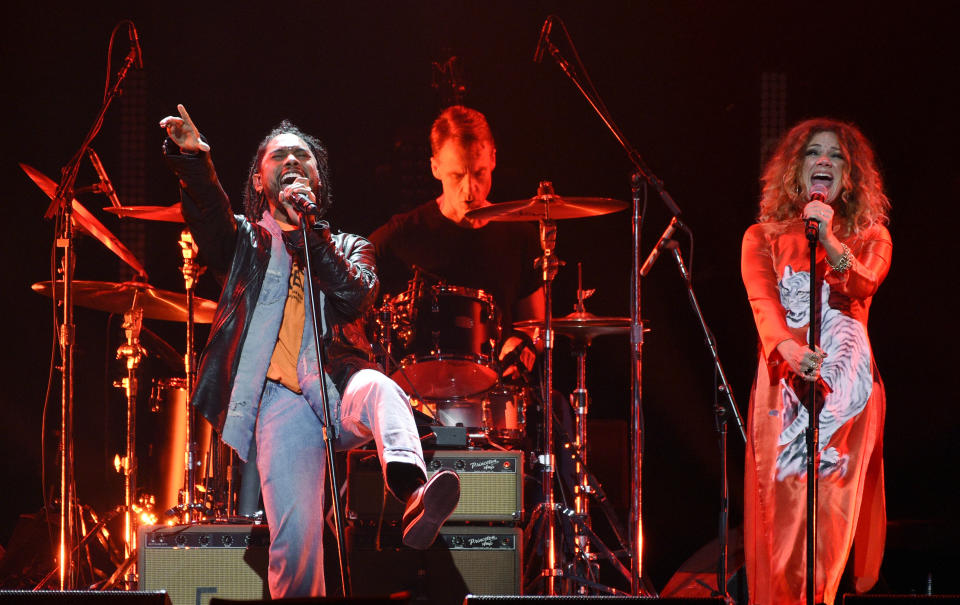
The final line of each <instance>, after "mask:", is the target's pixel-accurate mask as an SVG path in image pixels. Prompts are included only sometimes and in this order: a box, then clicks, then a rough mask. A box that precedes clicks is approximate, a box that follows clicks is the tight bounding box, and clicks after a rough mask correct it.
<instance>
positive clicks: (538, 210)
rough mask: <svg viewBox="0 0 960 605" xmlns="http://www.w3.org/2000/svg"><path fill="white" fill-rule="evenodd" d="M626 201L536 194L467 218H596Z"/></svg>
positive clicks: (478, 210)
mask: <svg viewBox="0 0 960 605" xmlns="http://www.w3.org/2000/svg"><path fill="white" fill-rule="evenodd" d="M626 207H627V203H626V202H621V201H620V200H614V199H610V198H605V197H561V196H559V195H538V196H535V197H532V198H530V199H526V200H517V201H515V202H501V203H499V204H491V205H490V206H485V207H483V208H476V209H474V210H471V211H469V212H467V215H466V216H467V218H471V219H477V220H488V221H498V222H501V221H510V222H514V221H517V222H519V221H539V220H560V219H568V218H581V217H586V216H599V215H601V214H609V213H611V212H618V211H620V210H623V209H624V208H626Z"/></svg>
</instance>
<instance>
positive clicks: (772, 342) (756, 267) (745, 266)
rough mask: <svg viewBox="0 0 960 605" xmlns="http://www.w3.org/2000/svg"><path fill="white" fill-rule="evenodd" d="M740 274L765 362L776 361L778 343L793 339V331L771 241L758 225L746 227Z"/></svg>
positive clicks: (777, 359)
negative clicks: (778, 280)
mask: <svg viewBox="0 0 960 605" xmlns="http://www.w3.org/2000/svg"><path fill="white" fill-rule="evenodd" d="M740 274H741V276H742V277H743V285H744V287H746V290H747V299H748V300H749V301H750V308H751V309H752V310H753V320H754V322H755V323H756V325H757V332H758V333H759V335H760V346H761V347H762V348H763V357H764V359H766V360H767V363H775V362H777V361H779V359H780V355H779V353H777V345H778V344H780V343H781V342H783V341H785V340H789V339H791V338H793V334H792V333H791V332H790V329H789V328H788V327H787V319H786V311H785V310H784V308H783V305H781V304H780V290H779V288H778V286H777V272H776V269H775V268H774V265H773V253H772V251H771V250H770V243H769V240H768V239H767V237H766V236H765V234H764V231H763V230H762V229H761V227H760V226H759V225H753V226H752V227H750V228H749V229H747V232H746V233H745V234H744V236H743V247H742V249H741V254H740Z"/></svg>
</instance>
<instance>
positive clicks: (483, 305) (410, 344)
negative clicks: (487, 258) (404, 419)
mask: <svg viewBox="0 0 960 605" xmlns="http://www.w3.org/2000/svg"><path fill="white" fill-rule="evenodd" d="M391 304H392V305H393V307H394V308H395V309H398V311H397V316H398V318H399V320H398V325H397V327H396V329H395V334H396V340H397V350H398V351H399V353H400V355H399V356H400V357H401V361H400V367H399V369H398V370H397V371H396V372H394V373H393V374H391V376H390V377H391V378H393V380H394V381H396V382H397V384H399V385H400V386H401V387H402V388H403V389H404V390H406V391H407V392H408V393H410V394H412V395H419V396H420V397H422V398H424V399H435V400H445V399H451V398H456V397H468V396H471V395H475V394H477V393H482V392H483V391H485V390H487V389H489V388H490V387H492V386H493V385H494V384H495V383H496V381H497V372H496V369H494V367H493V364H494V350H495V348H496V343H497V340H498V339H499V336H500V313H499V311H498V310H497V307H496V304H495V303H494V300H493V297H492V296H490V295H489V294H487V293H486V292H484V291H483V290H474V289H471V288H463V287H460V286H448V285H445V284H436V285H433V286H425V287H423V288H422V289H420V290H419V292H415V293H414V295H411V293H410V292H406V293H403V294H401V295H400V296H398V297H397V299H395V300H394V301H393V302H392V303H391Z"/></svg>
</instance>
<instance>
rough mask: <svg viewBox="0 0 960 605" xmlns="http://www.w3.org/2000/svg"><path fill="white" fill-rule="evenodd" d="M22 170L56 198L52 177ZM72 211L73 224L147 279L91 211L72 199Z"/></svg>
mask: <svg viewBox="0 0 960 605" xmlns="http://www.w3.org/2000/svg"><path fill="white" fill-rule="evenodd" d="M20 168H22V169H23V171H24V172H25V173H27V176H28V177H30V180H31V181H33V182H34V183H35V184H36V185H37V187H39V188H40V190H41V191H43V192H44V193H45V194H47V197H49V198H50V199H51V200H52V199H54V198H55V197H56V194H57V184H56V183H55V182H54V181H53V180H52V179H51V178H50V177H48V176H46V175H45V174H43V173H42V172H40V171H39V170H37V169H36V168H33V167H32V166H28V165H27V164H23V163H21V164H20ZM79 191H80V190H79V189H76V190H74V193H78V192H79ZM71 210H72V213H71V214H72V220H73V223H74V224H75V225H76V226H77V227H79V228H80V229H81V230H83V231H85V232H86V233H88V234H90V235H92V236H93V237H95V238H96V239H97V240H98V241H99V242H100V243H101V244H103V245H104V246H106V248H107V249H108V250H110V251H111V252H113V253H114V254H116V255H117V256H118V257H119V258H120V260H122V261H123V262H125V263H127V264H128V265H130V267H131V268H132V269H133V270H135V271H136V272H137V275H139V276H140V277H141V278H142V279H146V278H147V270H146V269H144V267H143V264H142V263H141V262H140V261H139V260H138V259H137V257H136V256H135V255H134V254H133V252H131V251H130V250H129V248H127V247H126V246H124V245H123V242H121V241H120V240H119V239H117V238H116V237H115V236H114V235H113V234H112V233H110V230H109V229H107V228H106V227H104V226H103V223H101V222H100V221H99V220H97V217H95V216H93V215H92V214H91V213H90V211H89V210H87V209H86V208H84V207H83V206H82V205H81V204H80V202H78V201H77V200H75V199H71ZM121 312H122V311H121Z"/></svg>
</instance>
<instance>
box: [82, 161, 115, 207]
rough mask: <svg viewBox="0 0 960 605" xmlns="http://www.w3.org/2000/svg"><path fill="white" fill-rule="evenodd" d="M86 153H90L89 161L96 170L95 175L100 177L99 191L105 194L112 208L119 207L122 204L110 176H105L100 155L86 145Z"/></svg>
mask: <svg viewBox="0 0 960 605" xmlns="http://www.w3.org/2000/svg"><path fill="white" fill-rule="evenodd" d="M87 153H88V154H89V155H90V163H91V164H93V169H94V170H96V171H97V176H98V177H100V185H99V186H98V187H97V189H98V190H99V191H100V193H104V194H106V196H107V198H108V199H109V200H110V203H111V204H112V205H113V207H114V208H120V207H121V206H122V204H120V199H119V198H118V197H117V190H116V189H114V188H113V183H111V182H110V177H108V176H107V171H106V170H104V168H103V163H102V162H101V161H100V156H98V155H97V152H96V151H94V150H93V147H88V148H87Z"/></svg>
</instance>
